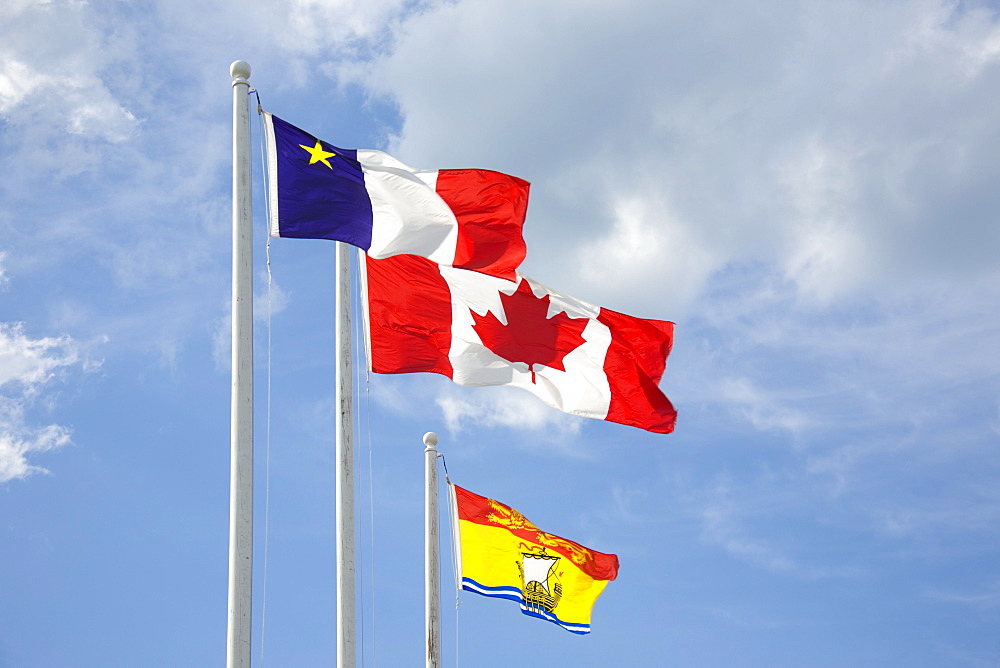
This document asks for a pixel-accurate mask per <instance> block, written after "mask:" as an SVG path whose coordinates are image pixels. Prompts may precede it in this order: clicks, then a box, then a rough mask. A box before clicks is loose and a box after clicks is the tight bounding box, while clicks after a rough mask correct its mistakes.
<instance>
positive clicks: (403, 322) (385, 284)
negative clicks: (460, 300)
mask: <svg viewBox="0 0 1000 668" xmlns="http://www.w3.org/2000/svg"><path fill="white" fill-rule="evenodd" d="M366 265H367V270H368V309H369V314H370V317H369V327H370V334H369V336H370V340H371V353H372V354H371V365H372V371H374V372H376V373H414V372H418V371H427V372H431V373H440V374H443V375H445V376H448V377H449V378H451V374H452V370H451V362H450V361H449V360H448V350H449V349H450V348H451V292H450V291H449V290H448V284H447V283H445V280H444V279H443V278H441V272H440V271H439V270H438V268H437V265H436V264H434V263H433V262H431V261H430V260H428V259H426V258H422V257H417V256H416V255H397V256H395V257H391V258H386V259H384V260H376V259H374V258H371V257H369V258H366ZM400 314H405V317H404V318H402V319H401V318H400Z"/></svg>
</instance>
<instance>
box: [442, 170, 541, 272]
mask: <svg viewBox="0 0 1000 668" xmlns="http://www.w3.org/2000/svg"><path fill="white" fill-rule="evenodd" d="M529 187H530V184H529V183H528V182H527V181H525V180H523V179H519V178H517V177H516V176H510V175H508V174H501V173H500V172H494V171H490V170H487V169H442V170H439V171H438V177H437V188H436V189H437V193H438V194H439V195H440V196H441V199H443V200H444V201H445V203H447V204H448V206H449V207H451V210H452V211H453V212H454V213H455V217H456V218H457V219H458V244H457V246H456V248H455V262H454V263H453V265H452V266H454V267H458V268H460V269H471V270H473V271H478V272H480V273H483V274H489V275H491V276H499V277H500V278H506V279H507V280H509V281H514V280H517V277H516V275H515V273H514V270H515V269H516V268H517V267H518V265H520V264H521V261H522V260H524V257H525V255H527V253H528V249H527V246H526V245H525V243H524V237H523V235H522V232H521V230H522V228H523V226H524V216H525V213H526V212H527V209H528V189H529Z"/></svg>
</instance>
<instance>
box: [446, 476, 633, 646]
mask: <svg viewBox="0 0 1000 668" xmlns="http://www.w3.org/2000/svg"><path fill="white" fill-rule="evenodd" d="M451 490H452V499H453V503H454V513H455V517H456V524H457V525H458V535H459V544H460V548H461V549H460V550H459V553H460V556H459V562H460V563H459V572H460V573H461V577H462V589H465V590H467V591H473V592H476V593H477V594H482V595H483V596H492V597H495V598H506V599H509V600H511V601H516V602H517V603H520V605H521V612H523V613H524V614H526V615H530V616H532V617H538V618H539V619H547V620H549V621H550V622H554V623H556V624H558V625H559V626H561V627H563V628H564V629H566V630H567V631H571V632H573V633H580V634H584V633H590V611H591V610H592V609H593V607H594V602H595V601H597V597H598V596H600V595H601V592H602V591H604V587H606V586H607V584H608V582H610V581H611V580H614V579H615V578H616V577H617V576H618V557H617V556H615V555H613V554H604V553H602V552H597V551H596V550H591V549H589V548H586V547H583V546H582V545H580V544H579V543H574V542H573V541H571V540H566V539H565V538H560V537H559V536H554V535H552V534H550V533H545V532H544V531H541V530H540V529H539V528H538V527H536V526H535V525H534V524H532V523H531V522H529V521H528V520H527V518H525V517H524V515H522V514H521V513H519V512H517V511H516V510H514V509H513V508H511V507H510V506H505V505H504V504H502V503H500V502H499V501H494V500H493V499H487V498H486V497H484V496H479V495H478V494H473V493H472V492H470V491H469V490H467V489H463V488H461V487H459V486H458V485H451Z"/></svg>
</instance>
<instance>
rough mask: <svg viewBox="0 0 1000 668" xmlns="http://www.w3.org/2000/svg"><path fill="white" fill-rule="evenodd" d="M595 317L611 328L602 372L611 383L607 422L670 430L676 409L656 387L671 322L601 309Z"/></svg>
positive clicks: (671, 332)
mask: <svg viewBox="0 0 1000 668" xmlns="http://www.w3.org/2000/svg"><path fill="white" fill-rule="evenodd" d="M597 320H598V321H599V322H601V323H604V324H605V325H607V326H608V328H609V329H610V330H611V345H610V346H609V347H608V353H607V356H606V357H605V358H604V371H605V373H607V376H608V384H609V385H610V386H611V405H610V406H609V407H608V417H607V418H605V419H606V420H608V421H610V422H617V423H619V424H627V425H631V426H633V427H639V428H640V429H646V430H649V431H653V432H656V433H659V434H669V433H670V432H672V431H673V430H674V423H675V422H676V421H677V411H676V410H675V409H674V407H673V404H671V403H670V400H669V399H667V397H666V396H665V395H664V394H663V392H661V391H660V388H659V387H658V385H659V383H660V378H662V377H663V371H664V369H665V368H666V366H667V355H669V354H670V349H671V347H672V346H673V343H674V323H672V322H667V321H664V320H646V319H644V318H635V317H632V316H630V315H625V314H623V313H618V312H617V311H611V310H608V309H604V308H602V309H601V312H600V314H599V315H598V316H597Z"/></svg>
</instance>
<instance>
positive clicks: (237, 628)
mask: <svg viewBox="0 0 1000 668" xmlns="http://www.w3.org/2000/svg"><path fill="white" fill-rule="evenodd" d="M229 73H230V74H231V75H232V77H233V362H232V366H233V368H232V373H233V391H232V405H231V419H232V422H231V431H230V478H229V622H228V628H227V647H226V665H227V666H228V667H229V668H250V609H251V608H250V586H251V581H252V574H253V274H252V265H253V245H252V243H251V242H252V236H253V229H252V227H251V213H250V112H249V95H250V84H249V83H248V82H247V79H248V78H249V77H250V66H249V65H248V64H247V63H246V62H244V61H242V60H237V61H236V62H234V63H233V64H232V65H230V67H229Z"/></svg>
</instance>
